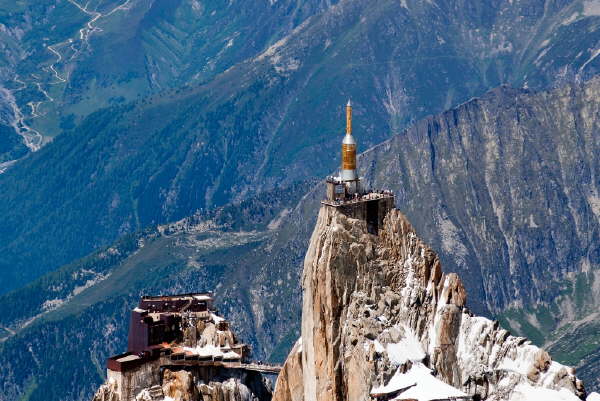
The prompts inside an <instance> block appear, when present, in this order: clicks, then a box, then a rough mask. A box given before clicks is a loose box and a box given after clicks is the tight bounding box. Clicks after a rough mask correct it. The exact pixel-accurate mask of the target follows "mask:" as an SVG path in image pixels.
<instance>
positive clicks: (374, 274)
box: [274, 207, 584, 401]
mask: <svg viewBox="0 0 600 401" xmlns="http://www.w3.org/2000/svg"><path fill="white" fill-rule="evenodd" d="M303 288H304V300H303V311H302V312H303V315H302V352H301V355H302V363H301V366H300V364H299V363H298V361H297V360H298V350H296V352H292V354H291V355H290V357H289V358H288V361H287V362H286V366H285V368H284V374H283V375H282V378H281V379H280V380H279V381H278V383H277V386H276V390H275V395H274V399H275V400H278V401H291V400H298V399H301V398H300V397H298V396H297V395H295V394H298V390H297V385H294V389H293V391H292V386H291V385H290V383H296V382H297V381H298V380H299V378H300V377H302V383H303V399H304V400H305V401H317V400H323V401H325V400H327V401H331V400H339V401H341V400H363V399H368V398H369V394H370V391H371V390H372V389H373V388H374V387H376V386H379V385H381V386H382V385H385V384H387V383H388V382H389V380H390V378H391V377H392V376H393V375H394V373H395V372H396V370H399V369H400V370H401V371H404V370H407V369H409V368H410V367H411V366H412V364H415V363H423V364H425V365H428V366H429V368H431V369H433V370H434V371H436V372H437V377H438V378H439V379H441V380H443V381H444V382H446V383H448V384H450V385H452V386H454V387H456V388H459V389H462V390H463V391H465V392H467V393H469V394H479V395H480V396H481V397H482V398H483V399H488V400H509V399H510V398H511V396H512V395H513V392H515V389H523V388H527V389H529V388H534V389H535V388H547V389H553V390H561V389H562V390H561V391H563V393H564V392H565V391H567V392H569V393H570V394H571V395H572V397H573V399H575V400H576V399H577V397H583V395H584V389H583V384H582V382H581V381H579V380H577V379H576V377H575V376H574V372H573V370H572V369H571V368H568V367H565V366H562V365H560V364H558V363H556V362H552V361H551V359H550V356H549V355H548V354H547V353H546V352H544V351H543V350H540V349H539V348H537V347H535V346H533V345H531V344H530V343H529V342H528V341H527V340H526V339H525V338H522V337H514V336H511V335H510V334H509V333H508V331H506V330H503V329H502V328H500V327H498V324H497V323H495V322H492V321H490V320H488V319H486V318H483V317H476V316H473V315H472V314H471V313H470V312H469V311H468V309H467V308H466V307H465V304H466V292H465V289H464V287H463V284H462V282H461V280H460V278H459V277H458V276H457V275H456V274H453V273H450V274H444V273H443V272H442V268H441V264H440V261H439V259H438V256H437V255H436V254H435V252H433V251H432V250H431V249H430V248H429V247H428V246H427V245H425V244H424V243H423V242H422V241H421V240H420V239H419V238H418V237H417V236H416V234H415V232H414V229H413V228H412V226H411V224H410V223H409V222H408V221H407V220H406V218H405V217H404V216H403V215H402V214H401V213H400V212H398V211H397V210H392V211H391V212H390V214H389V215H388V217H387V218H386V221H385V224H384V228H383V230H382V231H380V234H379V236H372V235H370V234H368V233H367V230H366V225H365V224H364V222H362V221H358V220H353V219H349V218H347V217H345V216H343V215H341V214H339V213H337V212H336V211H334V210H333V209H330V208H327V207H323V208H322V209H321V211H320V214H319V218H318V222H317V227H316V229H315V231H314V233H313V235H312V238H311V242H310V247H309V250H308V253H307V255H306V259H305V265H304V276H303ZM297 347H298V345H297ZM395 347H396V348H397V347H400V348H402V347H404V348H402V349H403V350H404V351H402V352H399V353H398V352H394V348H395ZM413 354H414V355H413Z"/></svg>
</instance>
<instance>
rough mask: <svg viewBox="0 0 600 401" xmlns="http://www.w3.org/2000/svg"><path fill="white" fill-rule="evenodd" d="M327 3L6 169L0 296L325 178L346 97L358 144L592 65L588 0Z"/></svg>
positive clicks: (90, 120) (0, 182)
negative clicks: (125, 242)
mask: <svg viewBox="0 0 600 401" xmlns="http://www.w3.org/2000/svg"><path fill="white" fill-rule="evenodd" d="M181 4H188V3H181ZM276 4H279V3H276ZM282 4H283V3H282ZM327 5H328V4H321V3H315V5H314V6H313V7H312V8H310V10H312V11H311V12H316V11H317V10H322V9H323V10H325V11H323V12H321V13H319V14H316V15H314V16H313V17H311V18H309V19H307V20H306V21H305V22H304V23H302V24H301V25H299V26H298V27H297V28H296V29H294V30H293V31H292V32H291V33H290V34H289V35H288V36H285V37H283V39H281V40H280V41H278V42H277V43H276V44H274V45H273V46H271V47H270V48H269V49H268V50H266V51H265V52H263V53H262V54H261V55H259V56H256V57H250V58H248V59H246V60H245V61H243V62H240V63H238V64H236V65H235V66H233V67H231V68H229V69H227V70H226V71H225V72H223V73H221V74H218V75H217V76H215V77H214V78H212V79H210V80H209V81H207V82H205V83H202V84H198V83H195V82H194V81H193V80H187V81H186V83H187V86H184V87H181V88H178V89H173V90H171V91H166V92H162V93H161V94H160V95H157V96H154V97H149V98H145V99H144V100H139V101H137V102H134V103H128V104H124V105H117V106H113V107H110V108H107V109H102V110H100V111H97V112H94V113H92V114H91V115H90V116H89V117H87V118H85V119H84V120H83V121H82V123H81V124H79V125H77V126H70V125H69V124H67V125H65V133H64V134H63V135H60V136H59V137H58V138H57V139H56V140H54V141H53V142H52V143H51V144H50V145H49V146H46V147H44V148H43V149H42V150H41V151H40V152H37V153H35V154H33V155H31V156H30V157H28V158H26V159H25V160H22V161H21V162H19V163H17V164H16V165H14V166H13V167H12V168H11V169H10V170H9V171H8V172H7V173H5V174H3V175H1V176H0V186H2V188H3V191H2V193H0V215H2V216H3V218H4V219H5V222H6V223H5V224H4V225H3V227H2V228H1V229H0V244H2V245H0V251H1V252H2V253H3V255H6V256H5V258H4V259H3V261H2V265H1V266H0V284H2V285H1V286H0V287H1V288H2V289H3V290H8V289H11V288H16V287H18V286H20V285H22V284H24V283H26V282H27V281H29V280H31V279H33V278H34V277H37V276H39V275H40V274H43V273H44V272H46V271H49V270H52V269H54V268H56V267H57V266H59V265H61V264H63V263H67V262H69V261H71V260H73V259H74V258H77V257H81V256H83V255H84V254H86V253H87V252H90V251H91V250H92V249H95V248H97V247H99V246H102V245H106V244H108V243H110V242H111V241H113V240H115V239H116V238H117V237H118V236H119V235H122V234H124V233H127V232H132V231H135V230H138V229H141V228H142V227H146V226H147V225H150V224H155V223H161V222H166V221H172V220H177V219H179V218H182V217H183V216H186V215H189V214H191V213H194V211H196V210H198V209H201V208H210V207H213V206H218V205H222V204H226V203H227V202H229V201H230V200H235V199H244V198H245V197H247V196H248V195H249V194H252V193H257V192H260V191H262V190H265V189H268V188H270V187H272V186H273V185H275V184H277V183H280V182H281V181H284V182H286V183H290V182H293V181H295V180H297V179H305V178H307V177H320V176H323V175H324V174H326V173H327V172H329V171H331V170H332V169H333V168H335V166H336V165H337V164H338V162H339V160H338V159H337V158H336V157H333V156H332V155H335V154H337V152H336V150H337V147H338V142H339V136H338V134H339V132H340V131H341V125H342V123H341V121H342V118H341V113H342V108H341V107H340V105H342V104H344V103H345V101H346V100H347V98H349V97H352V98H353V100H354V103H355V104H356V107H355V114H356V117H357V124H358V126H357V132H359V133H360V139H361V146H363V147H362V149H365V148H367V147H369V146H372V145H374V144H376V143H379V142H381V141H382V140H384V139H386V138H389V137H390V135H392V134H394V133H398V132H400V131H401V129H402V128H404V127H405V126H406V125H407V124H410V123H411V122H413V121H416V120H417V119H419V118H421V117H424V116H425V115H427V114H430V113H434V112H440V111H442V110H444V109H446V108H448V107H451V106H453V105H455V104H457V103H459V102H462V101H465V100H467V99H468V98H469V97H471V96H477V95H481V94H482V93H483V92H485V91H486V90H487V89H489V88H490V87H494V86H497V85H499V84H501V83H506V82H509V83H513V84H515V85H518V86H520V85H527V86H529V87H532V88H538V87H546V86H548V85H554V84H555V83H556V82H563V81H565V80H566V81H568V80H572V79H574V78H575V77H576V76H585V75H587V74H591V73H593V72H594V71H596V68H597V62H598V60H597V59H596V57H595V55H596V53H595V52H594V50H593V49H594V48H595V46H596V44H597V42H598V35H599V33H598V24H599V23H600V17H599V16H598V14H600V13H598V12H597V11H598V10H597V8H596V7H595V6H594V3H590V2H582V1H575V2H553V1H548V2H546V3H539V2H538V1H534V0H526V1H520V2H510V1H508V0H506V1H501V2H494V3H489V4H487V3H481V4H479V3H478V4H473V3H472V2H468V1H450V2H447V1H445V2H439V3H437V2H428V1H410V0H407V1H406V2H401V1H396V0H394V1H392V0H386V1H378V2H377V3H375V4H374V3H373V2H371V1H366V0H345V1H342V2H340V3H339V4H336V5H333V6H331V7H329V8H326V6H327ZM182 6H183V5H182ZM290 7H291V6H288V8H285V10H288V11H289V10H290V9H293V7H291V8H290ZM134 9H135V7H133V3H132V8H131V9H129V11H127V12H133V11H132V10H134ZM282 10H283V11H285V10H284V9H282ZM310 10H309V11H310ZM283 11H282V12H283ZM309 11H306V12H303V13H301V14H299V15H308V14H310V12H309ZM124 12H125V11H124ZM232 12H233V11H232ZM159 14H160V15H170V14H168V13H166V14H165V13H159ZM211 14H212V12H211ZM284 14H285V15H288V14H289V13H287V14H286V13H285V12H284ZM119 15H121V14H119ZM152 15H153V14H152ZM244 16H245V14H244ZM245 17H247V16H245ZM120 18H122V17H120ZM123 18H124V17H123ZM148 18H149V17H148ZM248 18H251V17H248ZM257 18H258V17H257V16H255V17H253V18H252V19H257ZM298 18H299V17H298ZM293 20H294V21H295V20H296V19H293ZM282 26H288V27H289V26H294V24H293V23H292V22H288V23H286V24H283V25H282ZM107 29H108V28H107ZM280 31H281V30H280ZM107 34H108V33H107ZM93 37H94V36H92V38H93ZM180 40H183V39H180ZM259 47H260V46H259ZM192 53H193V52H192ZM111 54H113V53H111ZM232 62H233V61H232ZM107 64H110V65H114V64H115V63H107ZM207 79H208V78H207ZM307 160H310V161H311V162H310V163H307Z"/></svg>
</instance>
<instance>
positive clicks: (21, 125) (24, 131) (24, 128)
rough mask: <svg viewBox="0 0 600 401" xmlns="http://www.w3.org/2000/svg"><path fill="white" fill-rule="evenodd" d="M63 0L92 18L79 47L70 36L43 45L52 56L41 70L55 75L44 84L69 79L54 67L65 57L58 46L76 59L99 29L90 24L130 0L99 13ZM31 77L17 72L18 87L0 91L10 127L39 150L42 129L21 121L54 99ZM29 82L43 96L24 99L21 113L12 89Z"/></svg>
mask: <svg viewBox="0 0 600 401" xmlns="http://www.w3.org/2000/svg"><path fill="white" fill-rule="evenodd" d="M67 1H68V2H69V3H71V4H73V5H74V6H75V7H77V8H78V9H79V10H80V11H81V12H83V13H85V14H87V15H89V16H91V17H92V18H91V19H90V20H89V21H88V22H87V23H86V24H85V26H84V27H83V28H81V29H79V39H78V40H79V41H81V45H80V46H79V48H76V47H74V45H75V42H76V39H74V38H73V37H71V38H68V39H66V40H64V41H62V42H58V43H55V44H53V45H48V46H46V49H48V51H49V52H51V53H52V54H54V55H55V56H56V60H55V61H54V62H53V63H51V64H50V65H49V66H48V67H45V68H43V69H44V70H46V71H49V72H50V73H51V74H52V75H53V77H54V78H55V79H56V80H55V81H54V82H50V83H48V85H57V84H65V83H67V82H68V80H69V76H68V74H67V75H65V76H61V75H60V74H59V72H58V70H57V68H56V67H57V65H58V64H60V63H62V62H63V61H64V60H65V57H63V55H62V54H61V52H60V51H59V49H60V48H61V47H63V46H65V45H69V47H70V48H71V49H72V50H73V51H74V53H73V55H72V56H71V57H70V58H69V60H68V61H73V60H74V59H76V57H77V56H78V55H79V54H81V52H82V50H83V49H84V48H86V47H88V46H89V45H90V43H89V38H90V36H91V34H92V33H93V32H100V31H101V29H100V28H98V27H97V26H96V25H94V24H95V23H96V22H98V21H99V20H100V19H102V18H106V17H109V16H111V15H112V14H114V13H115V12H117V11H120V10H127V9H129V8H128V6H129V4H130V3H131V0H125V1H124V2H123V3H122V4H120V5H118V6H116V7H115V8H113V9H112V10H111V11H109V12H107V13H106V14H102V13H100V12H98V11H90V10H88V9H87V7H88V5H87V4H86V5H85V6H81V5H80V4H78V3H77V2H76V1H75V0H67ZM31 77H33V78H34V79H37V81H30V82H29V83H26V82H24V81H23V80H22V79H21V77H20V76H19V75H18V74H17V76H16V77H15V78H14V82H16V83H19V84H21V87H19V88H17V89H14V90H12V91H10V90H8V89H3V88H0V91H1V94H3V95H4V98H5V100H6V101H7V102H8V104H9V105H10V107H11V109H12V111H13V115H14V119H13V121H12V122H11V123H10V125H11V126H12V127H13V128H14V130H15V131H16V133H17V134H18V135H20V136H21V137H22V138H23V142H24V144H25V146H27V147H28V148H29V150H31V151H32V152H36V151H38V150H40V148H41V147H42V145H43V140H44V136H43V134H42V133H40V132H39V131H37V130H35V129H34V128H32V127H31V126H29V125H28V124H27V123H26V122H25V120H26V119H34V118H38V117H41V116H43V115H44V114H40V112H39V110H40V105H41V104H42V103H47V102H48V103H52V102H54V100H55V99H54V98H53V97H52V96H50V94H49V93H48V92H47V91H46V90H45V89H44V88H43V87H42V85H43V82H42V81H41V78H39V77H36V76H35V75H33V74H31ZM30 85H34V86H36V87H37V90H38V91H39V92H40V93H42V94H43V95H44V97H45V99H46V100H43V101H30V102H28V103H27V106H29V108H30V109H31V112H30V113H29V114H28V115H26V114H25V113H23V111H22V110H21V108H20V107H19V106H18V104H17V101H16V99H15V97H14V93H16V92H19V91H21V90H23V89H25V88H27V87H29V86H30ZM14 162H15V161H10V162H7V163H3V165H2V166H0V174H2V173H3V172H4V171H6V169H7V168H8V167H10V166H11V165H12V164H14ZM8 163H10V164H8Z"/></svg>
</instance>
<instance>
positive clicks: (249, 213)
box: [0, 78, 600, 400]
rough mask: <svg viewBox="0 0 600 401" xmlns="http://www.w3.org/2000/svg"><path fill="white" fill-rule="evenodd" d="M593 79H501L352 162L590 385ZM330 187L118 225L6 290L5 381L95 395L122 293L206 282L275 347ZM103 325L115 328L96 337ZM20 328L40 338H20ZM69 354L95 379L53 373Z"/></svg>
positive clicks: (42, 390) (480, 298) (477, 297)
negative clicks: (125, 228) (79, 381)
mask: <svg viewBox="0 0 600 401" xmlns="http://www.w3.org/2000/svg"><path fill="white" fill-rule="evenodd" d="M598 90H600V80H599V79H598V78H594V79H592V80H589V81H586V82H584V83H577V84H571V85H566V86H564V87H561V88H557V89H555V90H552V91H542V92H536V91H526V90H516V89H512V88H509V87H500V88H498V89H495V90H493V91H491V92H489V93H487V94H486V95H485V96H483V97H481V98H476V99H472V100H471V101H469V102H466V103H465V104H462V105H460V106H458V107H456V108H453V109H452V110H450V111H447V112H445V113H442V114H439V115H436V116H431V117H428V118H426V119H424V120H422V121H419V122H417V123H416V124H415V125H414V127H413V128H411V129H408V130H406V131H403V132H402V133H400V134H398V135H395V136H394V137H392V138H391V139H389V140H388V141H385V142H383V143H382V144H380V145H378V146H375V147H373V148H372V149H369V150H368V151H366V152H364V154H362V156H361V157H360V160H359V163H358V164H359V167H360V168H361V175H362V176H363V177H365V180H366V185H367V186H372V187H373V188H389V189H394V190H395V193H396V202H397V206H398V207H399V209H400V210H403V211H404V212H405V214H406V215H407V216H410V219H411V220H412V221H413V222H414V225H415V230H416V232H417V233H419V236H420V237H422V238H424V239H425V240H426V241H427V242H429V243H431V244H433V245H434V246H436V247H437V248H438V249H439V250H440V252H439V257H440V261H441V262H442V263H443V265H444V266H446V267H445V268H444V269H445V271H447V272H452V271H454V272H458V273H460V274H461V276H462V277H463V282H464V285H465V287H466V290H467V293H468V295H469V300H470V301H469V305H470V307H471V308H472V309H473V310H476V311H478V312H480V313H482V314H484V315H487V316H491V317H497V318H498V319H500V320H501V321H502V323H503V325H504V326H505V327H507V328H509V327H510V329H511V330H512V331H513V332H514V333H515V334H518V335H527V336H528V337H529V338H530V339H531V340H532V341H534V343H535V344H536V345H538V346H546V347H548V348H549V350H550V352H552V355H553V357H554V358H555V359H556V360H558V361H559V362H562V363H567V364H572V365H577V364H579V366H578V371H577V372H578V377H581V378H583V379H584V381H585V383H586V388H587V389H588V390H590V391H591V390H597V389H598V388H599V387H598V386H599V383H598V382H597V381H596V380H597V375H596V373H595V372H596V366H597V363H598V360H599V358H600V356H599V355H600V352H599V351H598V346H597V341H598V339H597V330H596V328H597V324H596V323H594V322H595V321H596V320H597V319H596V314H597V310H598V305H597V300H598V299H600V298H599V297H598V295H597V294H596V292H595V291H596V290H595V288H597V281H596V280H597V279H596V274H595V273H594V272H595V271H597V268H598V264H599V263H600V261H599V259H598V248H597V247H598V243H599V241H598V237H597V236H598V233H599V232H600V230H599V229H598V227H599V225H600V221H599V219H598V215H597V210H596V203H595V201H594V199H595V198H593V197H591V196H590V194H595V193H596V192H597V191H598V189H599V188H600V183H599V182H598V177H599V170H600V166H599V165H598V160H596V159H597V158H595V157H593V155H595V154H598V152H599V151H600V143H599V142H598V138H597V134H596V133H597V132H598V122H599V121H600V117H599V115H598V110H599V109H598V107H599V105H598V100H597V99H598V98H599V97H598V96H597V93H598ZM515 116H518V119H517V118H515ZM549 116H552V118H549ZM59 139H60V138H59ZM59 139H57V140H59ZM496 152H497V154H498V156H497V157H496V156H495V155H496ZM517 160H519V162H517ZM577 160H579V161H577ZM486 175H487V176H493V177H498V178H495V180H496V181H495V182H497V184H496V185H489V184H488V181H486ZM442 177H447V179H442ZM323 196H324V186H323V185H322V184H318V185H316V186H313V184H311V183H306V184H303V185H300V186H295V187H280V188H278V189H276V190H274V191H272V192H269V193H266V194H261V195H259V196H256V197H253V198H250V199H249V200H247V201H244V202H241V203H239V204H237V205H230V206H227V207H224V208H222V209H218V211H216V212H210V213H208V212H205V213H204V214H199V215H197V216H193V217H190V218H188V219H185V220H182V221H179V222H175V223H172V224H169V225H165V226H161V227H158V228H150V229H147V230H146V231H143V232H140V233H138V234H135V235H133V236H126V237H124V238H122V239H121V240H120V241H119V242H117V243H115V244H113V245H112V246H110V247H108V248H106V249H103V250H101V251H98V252H96V253H94V254H92V255H89V256H87V257H86V258H84V259H82V260H80V261H77V262H76V263H73V264H71V265H67V266H64V267H62V268H61V269H59V270H57V271H56V272H54V273H50V274H47V275H44V276H42V277H41V278H39V279H37V280H36V281H34V282H33V283H31V284H30V285H29V286H27V287H25V288H23V289H21V290H17V291H15V292H13V293H11V294H6V295H4V296H3V297H2V298H1V299H0V301H1V302H2V304H3V305H5V306H6V309H7V311H9V312H7V313H5V314H4V315H3V317H2V320H1V321H0V325H1V326H2V327H4V328H5V338H6V339H5V340H4V342H3V343H2V345H1V347H3V348H2V352H1V353H0V356H1V357H2V361H0V362H1V363H2V364H3V366H6V370H3V371H2V373H1V374H2V375H3V376H0V377H1V378H0V381H1V382H3V383H5V392H4V393H5V394H12V395H15V396H16V395H18V394H21V392H22V391H24V390H23V389H25V388H27V389H29V388H32V390H31V392H32V394H33V395H32V396H31V398H30V399H32V400H33V399H46V400H48V399H60V397H61V396H62V394H65V392H66V393H68V394H71V396H72V397H73V398H78V397H79V398H81V399H84V398H86V397H87V396H89V395H90V394H91V392H93V390H94V388H95V386H97V385H98V384H99V383H100V382H102V381H103V380H104V378H103V377H102V368H103V366H102V361H103V360H104V358H105V357H106V356H108V355H109V354H111V353H116V352H118V351H119V350H122V349H124V347H125V343H124V341H125V340H124V339H125V338H126V336H125V333H126V323H125V322H126V320H127V316H128V311H129V309H130V308H131V307H133V306H134V305H135V302H136V301H137V298H138V297H139V295H141V294H142V293H148V292H154V293H167V292H173V291H201V290H206V289H211V288H214V289H215V291H216V295H217V303H218V306H219V308H220V310H221V312H222V314H223V315H224V316H225V317H227V318H228V319H230V320H231V321H232V323H233V324H235V326H236V327H239V328H240V329H242V328H243V330H242V332H241V333H240V337H241V338H243V339H244V340H246V341H249V342H250V343H251V344H252V345H253V348H254V352H255V355H256V356H257V357H258V358H261V359H267V358H269V359H271V360H282V359H283V358H284V357H285V354H286V352H287V350H288V349H289V347H291V345H292V344H293V342H294V341H295V339H296V338H297V337H298V335H299V326H298V325H299V322H300V307H299V305H300V304H301V302H300V300H301V289H300V285H299V283H300V274H301V273H300V272H301V264H302V259H303V257H304V254H305V252H306V247H307V244H308V240H309V236H310V233H311V231H312V229H313V227H314V222H315V219H316V213H317V210H318V207H319V201H320V200H321V199H322V198H323ZM594 196H595V195H594ZM539 204H544V205H547V209H548V210H551V211H552V214H550V212H546V211H544V212H543V213H542V212H541V211H539ZM500 210H502V213H499V211H500ZM530 216H531V217H530ZM532 221H533V222H534V224H531V222H532ZM110 249H116V250H118V252H115V251H114V250H113V251H110ZM224 255H227V258H225V257H224ZM502 276H505V277H509V278H510V279H509V280H504V281H501V279H500V278H501V277H502ZM494 283H500V284H498V285H494ZM77 288H78V289H77ZM75 289H77V290H75ZM511 293H512V296H509V295H510V294H511ZM552 294H554V295H555V296H554V297H553V296H552ZM34 295H35V296H34ZM23 299H31V300H33V301H34V302H29V303H25V302H23V301H22V300H23ZM290 306H291V307H290ZM32 318H35V319H34V320H33V321H32V323H29V324H27V325H25V323H26V322H27V321H28V320H30V319H32ZM532 322H533V323H532ZM74 327H77V332H78V336H77V341H75V340H72V339H71V338H70V335H69V333H70V332H71V330H73V328H74ZM11 331H13V332H15V334H13V335H10V332H11ZM99 331H109V332H111V333H114V334H111V335H110V336H109V337H102V338H99V337H98V332H99ZM57 337H58V338H64V339H66V340H65V341H61V342H60V343H61V344H62V346H63V347H64V348H62V350H63V351H64V350H69V352H62V351H57V352H60V355H67V356H65V357H59V355H58V354H53V353H47V352H44V351H42V350H44V344H48V343H51V342H52V341H54V340H53V339H54V338H57ZM28 344H39V347H37V348H36V347H33V348H32V351H30V352H29V353H26V352H25V353H24V352H23V350H24V349H28ZM574 344H576V346H574ZM90 349H92V351H91V352H89V351H88V350H90ZM68 355H72V358H71V357H69V356H68ZM36 358H37V360H38V363H35V360H36ZM74 359H77V360H78V361H80V362H81V363H82V364H83V366H85V371H82V373H81V377H84V378H85V380H84V382H85V383H87V384H89V386H88V385H87V384H86V386H82V387H77V388H73V387H69V386H66V385H64V384H62V383H56V382H54V379H53V378H54V376H55V372H59V371H68V372H71V371H69V370H68V369H67V367H68V366H70V365H71V364H72V363H73V360H74ZM5 372H6V373H5ZM70 375H75V373H74V372H71V373H70ZM77 375H79V373H77ZM78 377H79V376H78ZM73 380H75V376H69V375H67V376H65V383H66V382H72V381H73ZM28 386H29V387H28ZM36 386H37V387H36ZM50 392H52V395H49V394H50ZM79 392H81V394H83V395H82V396H81V397H80V396H78V395H77V394H79ZM8 399H10V398H8Z"/></svg>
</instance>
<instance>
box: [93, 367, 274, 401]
mask: <svg viewBox="0 0 600 401" xmlns="http://www.w3.org/2000/svg"><path fill="white" fill-rule="evenodd" d="M161 382H162V385H161V384H158V383H152V384H149V385H148V386H147V387H145V388H143V389H141V390H140V391H139V392H137V394H136V395H135V397H134V399H135V401H162V400H163V399H164V400H169V401H269V400H271V392H272V390H271V384H270V383H269V382H268V381H267V380H266V379H265V378H264V377H263V376H262V375H261V374H260V373H258V372H251V371H243V370H236V369H225V368H213V369H189V370H185V369H181V370H170V369H164V370H163V371H162V372H161ZM92 401H125V400H123V399H122V398H121V393H120V392H119V389H118V388H117V385H116V381H114V380H111V379H109V380H107V382H106V383H104V384H103V385H102V386H100V388H99V389H98V391H97V392H96V394H95V395H94V398H93V399H92Z"/></svg>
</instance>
